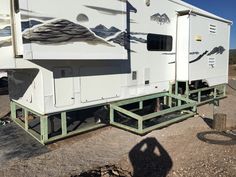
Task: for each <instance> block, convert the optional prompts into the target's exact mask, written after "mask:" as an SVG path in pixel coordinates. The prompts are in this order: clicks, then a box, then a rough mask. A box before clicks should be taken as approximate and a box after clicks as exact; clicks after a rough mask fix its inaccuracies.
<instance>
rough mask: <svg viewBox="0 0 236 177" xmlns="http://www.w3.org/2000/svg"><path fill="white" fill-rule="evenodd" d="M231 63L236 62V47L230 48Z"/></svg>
mask: <svg viewBox="0 0 236 177" xmlns="http://www.w3.org/2000/svg"><path fill="white" fill-rule="evenodd" d="M229 64H236V49H230V50H229Z"/></svg>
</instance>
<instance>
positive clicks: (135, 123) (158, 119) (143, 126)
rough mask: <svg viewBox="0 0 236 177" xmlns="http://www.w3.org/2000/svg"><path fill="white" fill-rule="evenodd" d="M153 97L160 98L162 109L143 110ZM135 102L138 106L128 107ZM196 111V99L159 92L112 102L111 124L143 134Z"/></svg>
mask: <svg viewBox="0 0 236 177" xmlns="http://www.w3.org/2000/svg"><path fill="white" fill-rule="evenodd" d="M151 99H156V100H159V101H157V102H159V105H161V106H162V108H161V110H158V109H156V110H155V109H154V110H151V111H150V110H149V111H147V112H145V111H143V112H142V110H143V109H144V103H145V101H148V100H151ZM135 103H137V105H138V106H137V108H134V109H126V107H125V106H127V105H131V104H135ZM157 107H158V106H157ZM195 112H196V102H195V101H192V100H190V99H187V98H184V97H181V96H176V95H173V94H170V93H159V94H153V95H148V96H143V97H139V98H134V99H129V100H123V101H119V102H115V103H112V104H110V124H111V125H114V126H117V127H120V128H123V129H125V130H128V131H131V132H134V133H137V134H140V135H142V134H145V133H148V132H150V131H152V130H154V129H158V128H161V127H165V126H167V125H170V124H172V123H176V122H178V121H182V120H184V119H187V118H189V117H192V116H193V115H194V114H195Z"/></svg>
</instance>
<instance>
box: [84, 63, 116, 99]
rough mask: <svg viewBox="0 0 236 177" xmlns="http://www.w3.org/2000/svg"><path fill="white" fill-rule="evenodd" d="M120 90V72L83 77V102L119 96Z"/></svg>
mask: <svg viewBox="0 0 236 177" xmlns="http://www.w3.org/2000/svg"><path fill="white" fill-rule="evenodd" d="M83 69H85V70H86V68H83ZM102 69H104V70H106V69H107V68H105V67H104V68H102ZM88 70H89V69H88ZM120 92H121V75H119V74H114V75H98V76H84V77H81V102H83V103H86V102H90V101H96V100H104V99H109V98H115V97H119V96H120Z"/></svg>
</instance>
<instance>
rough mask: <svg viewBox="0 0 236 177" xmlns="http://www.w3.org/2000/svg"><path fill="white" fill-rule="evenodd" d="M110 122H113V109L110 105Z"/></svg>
mask: <svg viewBox="0 0 236 177" xmlns="http://www.w3.org/2000/svg"><path fill="white" fill-rule="evenodd" d="M110 123H111V124H112V123H114V109H113V108H112V106H110Z"/></svg>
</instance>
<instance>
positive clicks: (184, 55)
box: [176, 15, 189, 81]
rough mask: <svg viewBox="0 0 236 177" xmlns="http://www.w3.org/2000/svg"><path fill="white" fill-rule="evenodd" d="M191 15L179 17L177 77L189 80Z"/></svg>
mask: <svg viewBox="0 0 236 177" xmlns="http://www.w3.org/2000/svg"><path fill="white" fill-rule="evenodd" d="M188 58H189V16H188V15H185V16H180V17H178V28H177V53H176V64H177V65H176V75H177V76H176V79H177V80H178V81H187V80H188V79H189V78H188V76H189V74H188V72H189V67H188V65H189V59H188Z"/></svg>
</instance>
